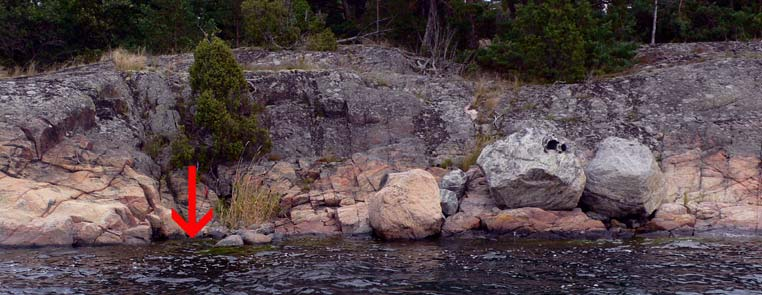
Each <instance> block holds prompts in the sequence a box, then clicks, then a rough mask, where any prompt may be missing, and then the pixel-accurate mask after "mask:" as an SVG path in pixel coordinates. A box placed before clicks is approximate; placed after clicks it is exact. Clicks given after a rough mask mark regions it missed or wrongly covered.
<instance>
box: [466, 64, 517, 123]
mask: <svg viewBox="0 0 762 295" xmlns="http://www.w3.org/2000/svg"><path fill="white" fill-rule="evenodd" d="M468 79H469V80H471V81H472V82H474V99H473V100H472V102H471V107H470V108H471V109H474V110H478V111H479V118H477V120H478V121H479V122H480V123H482V124H484V123H489V122H490V121H491V120H492V117H493V115H494V114H495V112H496V111H497V107H498V106H499V105H500V102H501V100H502V99H503V98H504V97H506V96H508V95H509V93H511V92H513V93H515V92H518V91H519V89H521V86H522V82H521V80H519V79H518V78H515V77H514V79H513V81H510V80H506V79H504V78H503V77H501V76H499V75H494V76H493V75H489V74H488V73H485V74H476V75H472V76H470V77H468Z"/></svg>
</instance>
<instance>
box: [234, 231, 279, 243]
mask: <svg viewBox="0 0 762 295" xmlns="http://www.w3.org/2000/svg"><path fill="white" fill-rule="evenodd" d="M240 236H241V238H242V239H243V242H244V243H245V244H248V245H256V244H267V243H270V242H272V241H273V236H272V235H271V234H270V235H265V234H261V233H258V232H256V231H253V230H245V231H242V232H241V233H240Z"/></svg>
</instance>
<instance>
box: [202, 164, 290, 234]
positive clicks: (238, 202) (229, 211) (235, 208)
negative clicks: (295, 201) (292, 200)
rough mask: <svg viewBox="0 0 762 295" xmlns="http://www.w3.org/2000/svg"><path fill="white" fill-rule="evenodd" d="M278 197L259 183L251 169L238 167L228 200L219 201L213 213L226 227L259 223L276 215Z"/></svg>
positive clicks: (278, 195) (278, 210) (278, 206)
mask: <svg viewBox="0 0 762 295" xmlns="http://www.w3.org/2000/svg"><path fill="white" fill-rule="evenodd" d="M280 197H281V196H280V194H278V193H277V192H273V191H271V190H270V189H268V188H265V187H263V186H262V185H260V182H259V181H258V180H257V179H256V178H255V177H254V174H253V171H252V169H238V170H237V171H236V174H235V177H234V179H233V193H232V197H231V198H230V202H229V203H225V202H223V201H220V204H218V205H217V206H216V208H215V209H216V211H217V212H215V215H216V216H217V220H219V221H220V222H221V223H222V224H223V225H225V226H227V227H228V228H241V227H246V226H249V225H252V224H260V223H263V222H266V221H269V220H271V219H273V218H275V217H276V216H277V215H278V213H279V212H280Z"/></svg>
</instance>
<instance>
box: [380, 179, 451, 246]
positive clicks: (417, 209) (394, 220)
mask: <svg viewBox="0 0 762 295" xmlns="http://www.w3.org/2000/svg"><path fill="white" fill-rule="evenodd" d="M439 201H440V198H439V186H438V185H437V181H436V179H435V178H434V176H432V175H431V173H429V172H426V171H424V170H421V169H413V170H410V171H407V172H401V173H391V174H389V175H388V178H387V181H386V185H385V186H384V187H383V188H382V189H381V190H380V191H378V192H377V193H375V194H373V195H372V196H371V197H370V198H369V199H368V217H369V219H370V225H371V227H372V228H373V231H374V232H375V233H376V234H377V235H378V236H380V237H382V238H384V239H422V238H425V237H428V236H432V235H436V234H439V232H440V231H441V227H442V223H443V222H444V216H443V215H442V207H441V205H440V203H439Z"/></svg>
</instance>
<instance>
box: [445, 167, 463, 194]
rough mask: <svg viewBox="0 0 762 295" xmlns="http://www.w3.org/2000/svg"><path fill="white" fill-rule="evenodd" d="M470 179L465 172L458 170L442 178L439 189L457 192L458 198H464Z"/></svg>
mask: <svg viewBox="0 0 762 295" xmlns="http://www.w3.org/2000/svg"><path fill="white" fill-rule="evenodd" d="M467 180H468V177H467V176H466V172H463V170H460V169H456V170H452V171H450V172H448V173H447V174H445V175H444V176H442V181H440V182H439V188H441V189H446V190H449V191H452V192H455V194H456V195H457V197H458V198H460V197H462V196H463V192H465V190H466V181H467Z"/></svg>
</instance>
